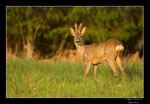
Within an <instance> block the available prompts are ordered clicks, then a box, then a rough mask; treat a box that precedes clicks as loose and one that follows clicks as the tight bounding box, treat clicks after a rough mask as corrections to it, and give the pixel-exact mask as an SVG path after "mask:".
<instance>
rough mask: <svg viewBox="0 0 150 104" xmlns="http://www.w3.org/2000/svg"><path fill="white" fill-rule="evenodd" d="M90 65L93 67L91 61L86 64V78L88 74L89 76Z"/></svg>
mask: <svg viewBox="0 0 150 104" xmlns="http://www.w3.org/2000/svg"><path fill="white" fill-rule="evenodd" d="M90 67H91V63H90V62H88V63H87V64H86V70H85V74H84V79H85V78H86V76H87V74H88V72H89V70H90Z"/></svg>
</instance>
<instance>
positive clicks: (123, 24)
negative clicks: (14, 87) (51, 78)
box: [7, 7, 143, 56]
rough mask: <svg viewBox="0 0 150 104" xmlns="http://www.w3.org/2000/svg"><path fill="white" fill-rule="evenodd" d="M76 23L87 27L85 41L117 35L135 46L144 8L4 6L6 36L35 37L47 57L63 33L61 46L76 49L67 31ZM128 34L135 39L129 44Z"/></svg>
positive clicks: (101, 39) (126, 43)
mask: <svg viewBox="0 0 150 104" xmlns="http://www.w3.org/2000/svg"><path fill="white" fill-rule="evenodd" d="M75 22H77V23H78V24H79V23H81V22H82V23H83V25H84V26H86V27H87V32H86V33H85V35H84V41H85V43H86V44H89V43H92V42H95V43H97V42H102V41H105V40H107V39H108V38H117V39H119V40H121V41H123V42H124V43H125V45H126V46H127V45H129V46H131V47H135V45H136V43H137V40H138V39H139V37H140V36H142V35H143V7H7V36H9V35H14V36H17V38H19V39H21V35H22V36H23V37H24V38H25V40H28V39H29V37H36V38H35V40H36V42H35V44H34V45H35V46H36V48H37V50H40V47H44V49H45V50H43V49H42V50H41V51H42V52H44V53H46V54H47V53H49V55H50V56H53V55H54V54H55V53H56V51H57V50H58V47H59V46H60V45H61V44H62V41H63V40H64V38H65V34H69V35H68V36H67V38H66V40H67V41H65V43H64V47H63V48H64V49H66V48H75V47H74V44H73V39H72V38H71V37H72V36H71V34H70V32H69V27H74V23H75ZM20 24H21V26H22V30H21V28H20ZM38 25H39V28H38V29H37V27H38ZM36 30H37V31H36ZM131 37H137V38H136V39H135V41H133V42H134V43H133V44H131V45H130V41H128V40H129V39H130V38H131ZM41 43H43V44H41ZM44 44H45V45H44Z"/></svg>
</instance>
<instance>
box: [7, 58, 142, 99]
mask: <svg viewBox="0 0 150 104" xmlns="http://www.w3.org/2000/svg"><path fill="white" fill-rule="evenodd" d="M123 65H124V67H125V72H126V80H125V82H123V81H122V77H121V72H120V69H119V68H118V66H117V69H118V71H119V72H120V73H119V76H118V77H117V78H114V77H113V72H112V70H111V69H110V67H109V65H108V64H107V63H103V64H101V65H99V66H98V70H97V78H96V79H94V77H93V67H91V69H90V72H89V74H88V76H87V79H86V80H83V75H84V71H85V67H86V66H85V64H84V63H69V62H56V63H54V62H49V63H45V64H44V63H40V62H37V61H32V60H28V59H25V58H24V59H18V60H16V61H15V60H12V59H9V60H7V67H6V68H7V69H6V72H7V75H6V76H7V77H6V81H7V82H6V97H57V98H58V97H83V98H85V97H96V98H97V97H100V98H105V97H114V98H115V97H119V98H120V97H143V92H144V88H143V86H144V85H143V81H144V79H143V76H144V75H143V74H144V73H143V63H141V62H137V63H136V62H130V63H128V64H126V63H125V62H124V63H123Z"/></svg>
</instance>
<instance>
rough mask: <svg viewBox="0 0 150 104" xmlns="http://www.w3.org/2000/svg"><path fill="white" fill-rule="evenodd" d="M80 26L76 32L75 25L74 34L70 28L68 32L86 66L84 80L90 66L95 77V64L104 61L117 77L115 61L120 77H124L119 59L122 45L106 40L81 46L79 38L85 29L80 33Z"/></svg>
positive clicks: (81, 40)
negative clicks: (72, 37)
mask: <svg viewBox="0 0 150 104" xmlns="http://www.w3.org/2000/svg"><path fill="white" fill-rule="evenodd" d="M81 26H82V24H80V26H79V30H78V28H77V24H76V23H75V31H76V32H74V29H72V28H70V32H71V34H72V35H73V36H74V43H75V46H76V48H77V50H78V52H79V53H80V55H81V56H82V57H83V59H84V62H85V63H86V65H87V66H86V71H85V74H84V78H86V76H87V74H88V72H89V69H90V66H91V64H93V66H94V77H96V70H97V64H100V63H102V62H104V61H107V62H108V64H109V65H110V66H111V68H112V70H113V72H114V76H117V75H118V71H117V69H116V67H115V64H114V62H115V60H116V62H117V64H118V65H119V67H120V69H121V72H122V75H123V77H124V76H125V72H124V67H123V65H122V62H121V59H120V52H122V51H123V50H124V46H123V44H122V43H121V42H120V41H119V40H117V39H108V40H107V41H105V42H101V43H98V44H96V43H93V44H90V45H83V39H82V37H81V36H82V35H83V34H84V33H85V31H86V27H84V28H83V29H82V31H80V30H81Z"/></svg>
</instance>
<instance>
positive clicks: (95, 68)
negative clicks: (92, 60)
mask: <svg viewBox="0 0 150 104" xmlns="http://www.w3.org/2000/svg"><path fill="white" fill-rule="evenodd" d="M93 67H94V78H96V71H97V64H94V65H93Z"/></svg>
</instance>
